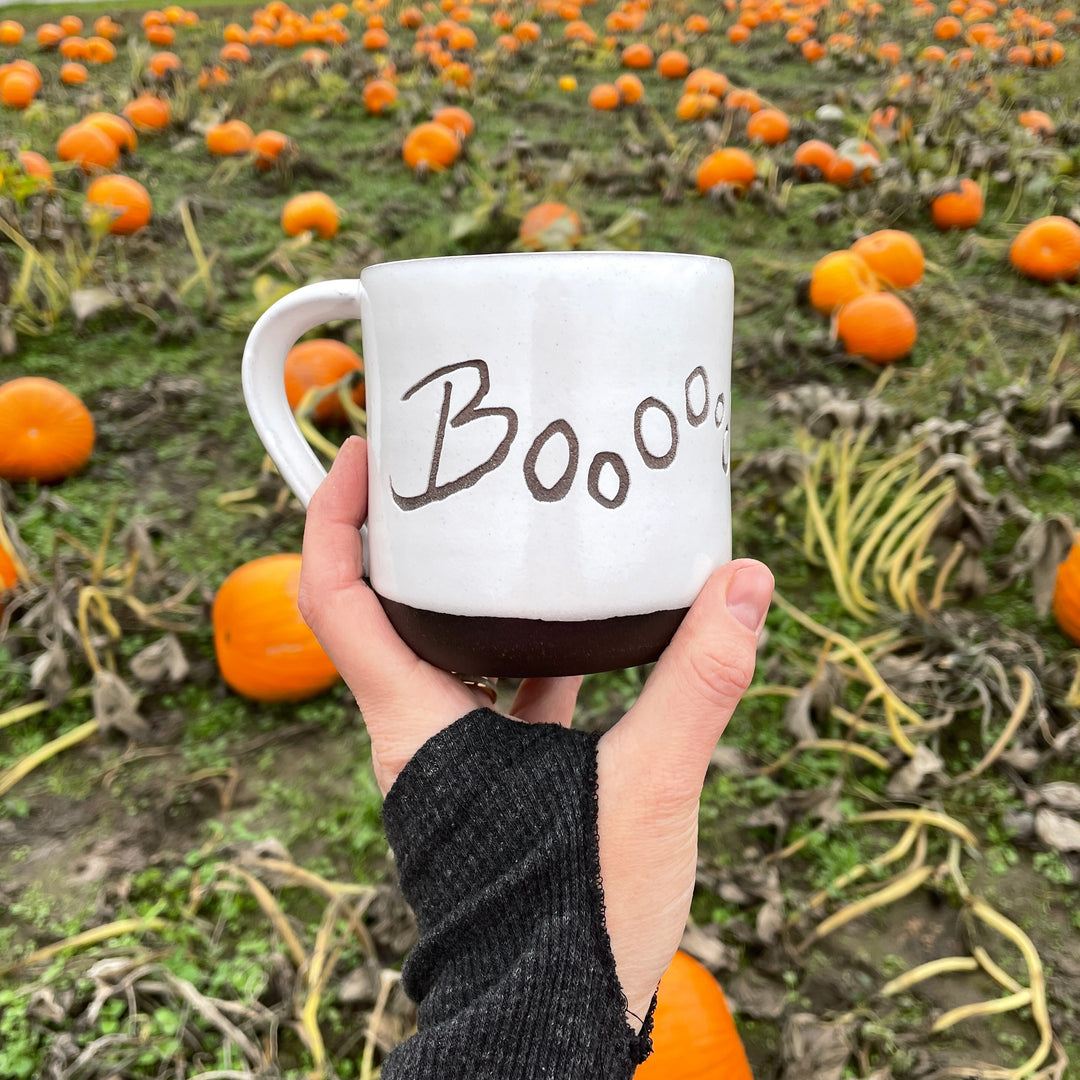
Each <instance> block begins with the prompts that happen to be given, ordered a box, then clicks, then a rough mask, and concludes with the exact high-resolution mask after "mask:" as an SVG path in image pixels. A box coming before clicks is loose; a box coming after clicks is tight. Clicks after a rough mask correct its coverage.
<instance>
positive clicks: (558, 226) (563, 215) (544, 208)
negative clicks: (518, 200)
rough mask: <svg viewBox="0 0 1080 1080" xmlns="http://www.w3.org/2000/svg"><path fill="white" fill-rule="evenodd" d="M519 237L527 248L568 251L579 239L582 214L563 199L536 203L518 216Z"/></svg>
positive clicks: (532, 249) (531, 249) (575, 245)
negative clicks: (561, 201)
mask: <svg viewBox="0 0 1080 1080" xmlns="http://www.w3.org/2000/svg"><path fill="white" fill-rule="evenodd" d="M518 239H519V240H520V241H521V246H522V247H524V248H526V249H527V250H529V251H569V250H571V249H572V248H575V247H577V245H578V242H579V241H580V240H581V218H580V217H578V215H577V214H576V213H575V212H574V211H573V210H571V209H570V207H568V206H566V205H564V204H563V203H560V202H542V203H538V204H537V205H536V206H534V207H532V209H530V210H529V211H528V212H527V213H526V214H525V216H524V217H523V218H522V219H521V224H520V225H519V226H518Z"/></svg>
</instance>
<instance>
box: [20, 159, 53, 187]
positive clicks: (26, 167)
mask: <svg viewBox="0 0 1080 1080" xmlns="http://www.w3.org/2000/svg"><path fill="white" fill-rule="evenodd" d="M19 164H20V165H21V166H22V169H23V172H24V173H26V175H27V176H34V177H37V179H38V181H39V184H40V186H41V187H42V188H44V189H45V190H46V191H52V190H53V171H52V166H51V165H50V164H49V162H48V160H47V159H46V158H45V157H44V156H43V155H42V154H39V153H38V152H37V151H36V150H20V151H19Z"/></svg>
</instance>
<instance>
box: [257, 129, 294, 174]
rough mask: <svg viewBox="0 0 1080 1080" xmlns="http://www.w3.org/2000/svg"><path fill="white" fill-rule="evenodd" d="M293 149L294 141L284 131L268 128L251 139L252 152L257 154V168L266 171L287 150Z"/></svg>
mask: <svg viewBox="0 0 1080 1080" xmlns="http://www.w3.org/2000/svg"><path fill="white" fill-rule="evenodd" d="M292 149H293V141H292V139H290V138H289V136H288V135H286V134H285V133H284V132H282V131H275V130H274V129H273V128H267V129H266V130H265V131H260V132H259V133H258V135H256V136H255V137H254V138H253V139H252V140H251V152H252V153H253V154H254V155H255V168H256V169H258V170H259V171H260V172H266V171H267V170H269V169H271V168H273V166H274V164H275V162H276V161H277V160H278V158H280V157H281V155H282V154H283V153H284V152H285V151H286V150H292Z"/></svg>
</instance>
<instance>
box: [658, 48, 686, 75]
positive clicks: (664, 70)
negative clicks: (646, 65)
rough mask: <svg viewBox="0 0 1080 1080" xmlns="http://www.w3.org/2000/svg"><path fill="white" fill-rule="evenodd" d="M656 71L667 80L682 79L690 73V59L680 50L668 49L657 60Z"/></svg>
mask: <svg viewBox="0 0 1080 1080" xmlns="http://www.w3.org/2000/svg"><path fill="white" fill-rule="evenodd" d="M656 70H657V71H658V72H659V73H660V75H661V77H662V78H665V79H682V78H685V77H686V75H687V74H688V73H689V71H690V58H689V57H688V56H687V55H686V53H684V52H683V51H682V50H680V49H668V50H666V51H665V52H662V53H661V54H660V55H659V56H658V57H657V58H656Z"/></svg>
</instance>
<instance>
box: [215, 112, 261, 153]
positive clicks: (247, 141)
mask: <svg viewBox="0 0 1080 1080" xmlns="http://www.w3.org/2000/svg"><path fill="white" fill-rule="evenodd" d="M254 138H255V132H253V131H252V130H251V128H250V126H249V125H248V124H246V123H244V121H243V120H225V121H223V122H222V123H220V124H212V125H211V126H210V127H209V128H207V129H206V149H207V150H209V151H210V153H211V154H213V155H214V156H215V157H235V156H236V155H238V154H246V153H247V152H248V151H249V150H250V149H251V143H252V141H253V140H254Z"/></svg>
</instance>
